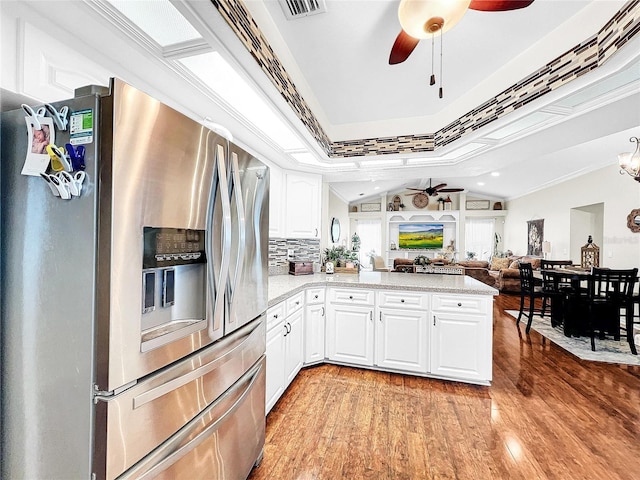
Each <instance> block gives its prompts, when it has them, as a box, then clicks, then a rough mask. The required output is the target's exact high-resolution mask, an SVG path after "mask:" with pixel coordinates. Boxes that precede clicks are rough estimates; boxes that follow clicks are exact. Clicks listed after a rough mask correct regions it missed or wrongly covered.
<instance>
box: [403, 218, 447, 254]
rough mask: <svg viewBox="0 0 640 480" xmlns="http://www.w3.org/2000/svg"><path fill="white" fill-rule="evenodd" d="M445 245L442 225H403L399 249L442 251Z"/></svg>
mask: <svg viewBox="0 0 640 480" xmlns="http://www.w3.org/2000/svg"><path fill="white" fill-rule="evenodd" d="M443 245H444V225H443V224H442V223H401V224H399V225H398V247H399V248H401V249H402V248H404V249H411V250H427V249H441V248H442V247H443Z"/></svg>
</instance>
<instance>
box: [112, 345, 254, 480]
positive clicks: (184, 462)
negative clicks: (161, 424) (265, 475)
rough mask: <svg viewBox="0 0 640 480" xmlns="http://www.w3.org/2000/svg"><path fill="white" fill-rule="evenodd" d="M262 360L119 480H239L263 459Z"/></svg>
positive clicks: (245, 476)
mask: <svg viewBox="0 0 640 480" xmlns="http://www.w3.org/2000/svg"><path fill="white" fill-rule="evenodd" d="M265 365H266V361H265V357H262V358H261V359H260V361H259V362H258V363H257V364H256V365H255V366H254V367H253V368H252V369H251V370H250V371H248V372H247V373H246V374H245V375H244V376H243V377H242V378H241V379H240V380H239V381H238V382H237V383H236V384H234V385H233V386H232V387H231V388H230V389H229V390H228V391H227V392H225V393H224V395H222V396H221V397H220V398H219V399H218V400H216V402H214V403H213V404H212V405H210V406H209V407H208V408H207V409H206V410H204V411H203V412H202V413H201V414H200V415H198V417H197V418H195V419H194V420H193V421H191V422H190V423H189V424H188V425H186V426H185V427H184V428H183V429H182V430H180V432H178V433H177V434H176V435H175V436H174V437H172V438H171V439H169V440H168V441H167V442H165V443H164V444H163V445H161V446H160V447H158V448H157V449H156V450H154V451H153V453H152V454H151V455H149V456H148V457H147V458H145V459H144V460H142V461H141V462H140V463H139V464H137V465H135V466H134V467H133V468H131V469H130V470H128V471H127V472H125V473H124V474H123V475H122V476H121V477H119V478H120V479H140V480H142V479H152V478H153V479H155V480H175V479H178V478H184V479H189V480H211V479H216V480H239V479H244V478H247V477H248V476H249V473H250V472H251V469H252V468H253V466H254V464H256V462H257V461H259V460H260V459H261V458H262V452H263V448H264V440H265V413H264V391H265V390H264V385H265Z"/></svg>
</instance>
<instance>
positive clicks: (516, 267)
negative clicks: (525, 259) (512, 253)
mask: <svg viewBox="0 0 640 480" xmlns="http://www.w3.org/2000/svg"><path fill="white" fill-rule="evenodd" d="M519 267H520V260H514V261H513V262H511V265H509V268H515V269H518V268H519Z"/></svg>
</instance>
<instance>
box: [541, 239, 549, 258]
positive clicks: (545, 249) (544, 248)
mask: <svg viewBox="0 0 640 480" xmlns="http://www.w3.org/2000/svg"><path fill="white" fill-rule="evenodd" d="M542 253H543V254H544V258H547V255H548V254H550V253H551V242H547V241H544V242H542Z"/></svg>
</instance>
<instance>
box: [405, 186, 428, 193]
mask: <svg viewBox="0 0 640 480" xmlns="http://www.w3.org/2000/svg"><path fill="white" fill-rule="evenodd" d="M407 190H415V191H416V192H424V188H413V187H407Z"/></svg>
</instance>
